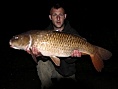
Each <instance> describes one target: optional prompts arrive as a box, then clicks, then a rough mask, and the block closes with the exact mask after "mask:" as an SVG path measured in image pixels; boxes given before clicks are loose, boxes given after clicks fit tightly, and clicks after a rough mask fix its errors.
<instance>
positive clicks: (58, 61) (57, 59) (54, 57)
mask: <svg viewBox="0 0 118 89" xmlns="http://www.w3.org/2000/svg"><path fill="white" fill-rule="evenodd" d="M50 58H51V59H52V61H53V62H54V63H55V65H57V66H60V59H59V58H58V57H56V56H50Z"/></svg>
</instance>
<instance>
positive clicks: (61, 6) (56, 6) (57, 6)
mask: <svg viewBox="0 0 118 89" xmlns="http://www.w3.org/2000/svg"><path fill="white" fill-rule="evenodd" d="M52 8H54V9H59V8H62V9H63V10H64V13H65V9H64V6H63V5H62V4H60V3H56V4H54V5H53V6H52V7H51V9H50V14H51V10H52Z"/></svg>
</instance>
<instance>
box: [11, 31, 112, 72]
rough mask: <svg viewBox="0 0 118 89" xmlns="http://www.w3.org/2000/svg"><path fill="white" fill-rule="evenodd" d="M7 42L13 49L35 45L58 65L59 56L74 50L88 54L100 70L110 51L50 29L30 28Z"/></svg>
mask: <svg viewBox="0 0 118 89" xmlns="http://www.w3.org/2000/svg"><path fill="white" fill-rule="evenodd" d="M9 44H10V46H11V47H12V48H14V49H20V50H25V51H26V50H31V49H32V47H35V48H36V49H37V50H38V52H41V54H42V55H43V56H48V57H50V58H51V60H52V61H53V62H54V63H55V64H56V65H57V66H60V59H59V57H69V56H71V54H72V52H73V51H74V50H79V52H81V53H82V55H85V54H86V55H90V58H91V60H92V63H93V65H94V67H95V69H96V70H97V71H98V72H100V71H101V70H102V68H103V67H104V63H103V60H107V59H109V58H110V57H111V56H112V53H111V52H110V51H108V50H106V49H104V48H102V47H99V46H96V45H93V44H91V43H89V42H87V41H86V40H85V39H84V38H82V37H80V36H79V35H73V34H69V33H64V32H58V31H50V30H30V31H27V32H24V33H21V34H18V35H15V36H13V37H12V38H11V39H10V41H9Z"/></svg>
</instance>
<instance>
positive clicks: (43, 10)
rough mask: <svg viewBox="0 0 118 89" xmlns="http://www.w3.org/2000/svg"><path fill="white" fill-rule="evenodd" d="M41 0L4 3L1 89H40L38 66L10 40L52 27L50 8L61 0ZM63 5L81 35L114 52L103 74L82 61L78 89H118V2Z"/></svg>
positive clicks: (80, 0) (77, 1) (78, 1)
mask: <svg viewBox="0 0 118 89" xmlns="http://www.w3.org/2000/svg"><path fill="white" fill-rule="evenodd" d="M40 1H41V2H40ZM40 1H39V2H29V1H27V2H20V1H19V2H15V1H14V2H11V1H8V2H2V4H3V7H2V9H1V33H0V40H1V42H0V43H1V44H0V45H1V49H2V50H1V62H0V66H1V67H0V75H1V76H0V77H1V78H0V82H1V83H2V84H1V85H2V88H0V89H40V80H39V78H38V75H37V70H36V64H35V62H34V61H33V60H32V57H31V55H29V54H27V53H26V52H24V51H18V50H15V49H12V48H10V47H9V40H10V38H11V37H12V36H13V35H16V34H19V33H22V32H25V31H28V30H31V29H39V30H40V29H45V28H46V27H47V26H48V25H49V23H50V20H49V18H48V15H49V10H50V6H51V5H52V4H53V3H55V2H57V1H58V0H40ZM59 1H61V0H59ZM61 3H63V4H64V6H65V10H66V12H67V19H68V20H69V22H70V24H71V26H72V27H73V28H75V29H76V30H77V31H78V32H79V35H81V36H82V37H85V38H86V39H87V40H88V41H89V42H90V43H92V44H95V45H98V46H101V47H103V48H106V49H108V50H109V51H111V52H112V53H113V56H112V57H111V59H109V60H107V61H105V62H104V63H105V68H104V69H103V72H102V73H97V72H96V71H95V70H94V69H93V68H91V66H92V64H90V62H89V61H88V60H83V61H80V64H79V68H78V84H77V85H76V86H77V87H78V89H83V88H86V89H118V76H117V75H118V73H117V72H118V47H117V45H118V31H117V30H118V17H117V16H118V14H117V11H118V9H117V5H116V2H113V1H106V2H103V1H101V2H100V1H98V2H97V1H96V2H92V1H89V0H86V1H85V0H73V1H61ZM85 65H86V66H85ZM80 66H81V67H80ZM79 84H80V85H79ZM1 85H0V86H1ZM66 86H67V85H66Z"/></svg>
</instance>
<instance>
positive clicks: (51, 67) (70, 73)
mask: <svg viewBox="0 0 118 89" xmlns="http://www.w3.org/2000/svg"><path fill="white" fill-rule="evenodd" d="M66 16H67V14H66V13H65V10H64V8H63V7H62V6H60V4H56V5H54V6H53V7H52V8H51V10H50V15H49V19H50V20H51V23H50V25H49V26H48V27H47V28H46V29H47V30H54V31H60V32H67V33H71V34H77V35H78V32H77V31H76V30H74V29H73V28H72V27H71V26H70V24H69V22H68V21H67V20H66ZM32 51H33V53H34V54H35V55H37V56H39V55H41V53H40V52H38V51H37V50H36V49H35V48H33V49H32ZM75 57H81V53H79V51H78V50H76V49H75V50H74V52H73V53H72V57H69V58H61V63H60V66H59V67H58V66H56V65H55V64H53V62H51V61H50V60H49V58H48V59H47V58H46V60H44V59H42V60H39V62H38V65H37V71H38V75H39V78H40V80H41V83H42V88H44V87H49V86H51V85H52V80H51V78H57V79H60V78H64V77H66V78H72V79H75V73H76V68H75V61H76V60H77V58H75Z"/></svg>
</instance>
